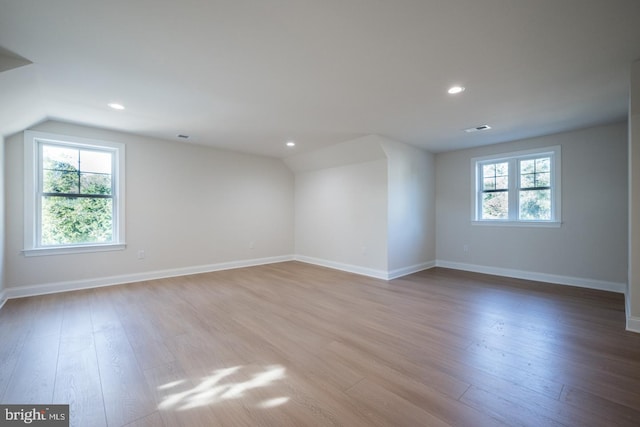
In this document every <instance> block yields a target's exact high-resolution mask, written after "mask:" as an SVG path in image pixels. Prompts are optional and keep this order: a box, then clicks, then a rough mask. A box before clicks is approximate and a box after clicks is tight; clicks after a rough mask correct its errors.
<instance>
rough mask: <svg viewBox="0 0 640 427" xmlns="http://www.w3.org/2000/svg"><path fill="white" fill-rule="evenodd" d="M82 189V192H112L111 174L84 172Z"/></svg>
mask: <svg viewBox="0 0 640 427" xmlns="http://www.w3.org/2000/svg"><path fill="white" fill-rule="evenodd" d="M80 190H81V192H82V194H111V175H105V174H99V173H82V174H80Z"/></svg>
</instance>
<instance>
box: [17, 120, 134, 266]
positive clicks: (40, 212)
mask: <svg viewBox="0 0 640 427" xmlns="http://www.w3.org/2000/svg"><path fill="white" fill-rule="evenodd" d="M24 142H25V239H24V244H25V250H24V253H25V255H47V254H59V253H73V252H87V251H101V250H117V249H124V145H123V144H118V143H113V142H106V141H95V140H89V139H84V138H76V137H67V136H60V135H53V134H48V133H44V132H35V131H26V132H25V141H24Z"/></svg>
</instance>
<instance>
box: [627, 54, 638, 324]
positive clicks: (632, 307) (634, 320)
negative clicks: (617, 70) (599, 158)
mask: <svg viewBox="0 0 640 427" xmlns="http://www.w3.org/2000/svg"><path fill="white" fill-rule="evenodd" d="M630 89H631V99H630V107H629V289H628V291H627V329H630V330H633V331H636V332H640V61H636V62H634V63H633V65H632V66H631V88H630Z"/></svg>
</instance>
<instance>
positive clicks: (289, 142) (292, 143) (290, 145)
mask: <svg viewBox="0 0 640 427" xmlns="http://www.w3.org/2000/svg"><path fill="white" fill-rule="evenodd" d="M295 146H296V143H295V142H293V141H287V147H295Z"/></svg>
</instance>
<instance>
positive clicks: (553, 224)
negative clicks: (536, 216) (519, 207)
mask: <svg viewBox="0 0 640 427" xmlns="http://www.w3.org/2000/svg"><path fill="white" fill-rule="evenodd" d="M471 225H481V226H489V227H534V228H560V227H561V226H562V222H561V221H502V220H493V221H471Z"/></svg>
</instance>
